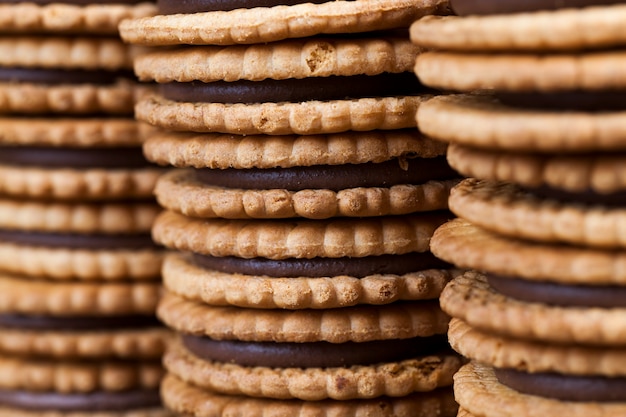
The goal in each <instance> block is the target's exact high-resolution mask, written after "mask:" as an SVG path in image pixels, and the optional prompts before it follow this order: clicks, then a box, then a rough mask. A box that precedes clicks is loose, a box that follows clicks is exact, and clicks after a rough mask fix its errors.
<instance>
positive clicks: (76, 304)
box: [0, 1, 169, 417]
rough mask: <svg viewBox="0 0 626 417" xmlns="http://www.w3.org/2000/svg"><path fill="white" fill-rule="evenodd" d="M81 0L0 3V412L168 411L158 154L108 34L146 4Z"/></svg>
mask: <svg viewBox="0 0 626 417" xmlns="http://www.w3.org/2000/svg"><path fill="white" fill-rule="evenodd" d="M84 3H85V4H82V2H77V1H74V2H71V4H69V3H64V4H61V3H50V4H48V3H47V2H43V1H41V2H40V1H38V2H28V3H19V2H14V1H10V2H3V4H1V5H0V31H1V32H2V33H1V34H0V79H1V80H0V414H2V415H6V416H24V417H30V416H33V417H34V416H50V417H52V416H55V417H56V416H71V417H82V416H99V417H131V416H133V417H140V416H141V417H147V416H151V417H152V416H166V415H169V412H167V411H166V410H164V409H163V408H162V407H160V401H159V394H158V388H159V381H160V379H161V377H162V374H163V370H162V366H161V365H160V358H161V355H162V353H163V350H164V346H165V342H166V338H167V335H168V334H169V332H168V331H167V329H165V328H164V327H163V326H161V325H159V323H158V320H157V319H156V316H155V309H156V304H157V301H158V297H159V292H160V265H161V262H162V257H163V252H164V251H163V249H159V248H158V247H157V246H156V245H154V244H153V243H152V241H151V239H150V228H151V225H152V222H153V220H154V218H155V217H156V215H157V214H158V211H159V206H158V205H157V204H156V201H154V198H153V196H152V191H153V188H154V184H155V182H156V179H157V177H158V176H159V175H160V173H161V172H162V168H158V167H156V166H154V165H151V164H149V163H148V162H147V160H146V159H145V158H144V157H143V155H142V149H141V145H142V142H143V139H142V138H143V136H144V133H145V129H144V128H141V127H140V126H139V124H138V123H137V122H136V121H134V120H133V103H134V101H135V98H136V97H137V96H138V95H139V90H138V89H137V88H136V86H135V82H134V81H133V80H134V78H133V74H132V53H131V49H130V48H129V47H128V46H126V45H124V44H123V43H122V42H121V40H120V39H119V36H118V35H117V24H118V22H119V20H120V19H122V18H125V17H134V16H145V15H148V14H151V13H153V12H154V5H151V4H147V3H146V4H135V3H137V2H124V3H123V2H121V1H117V2H116V3H117V4H113V2H111V4H100V3H99V4H94V5H88V4H87V2H84ZM104 3H107V2H104ZM122 3H123V4H122Z"/></svg>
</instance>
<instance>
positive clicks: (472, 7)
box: [450, 0, 624, 16]
mask: <svg viewBox="0 0 626 417" xmlns="http://www.w3.org/2000/svg"><path fill="white" fill-rule="evenodd" d="M623 2H624V1H623V0H450V5H451V6H452V10H453V11H454V12H455V13H456V14H457V15H459V16H467V15H489V14H501V13H523V12H535V11H538V10H557V9H565V8H580V7H588V6H603V5H609V4H620V3H623Z"/></svg>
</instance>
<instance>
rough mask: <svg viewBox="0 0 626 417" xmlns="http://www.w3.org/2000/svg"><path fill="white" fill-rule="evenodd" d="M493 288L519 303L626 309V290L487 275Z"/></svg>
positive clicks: (622, 288) (616, 287) (625, 288)
mask: <svg viewBox="0 0 626 417" xmlns="http://www.w3.org/2000/svg"><path fill="white" fill-rule="evenodd" d="M487 281H488V282H489V285H490V286H491V287H492V288H493V289H494V290H496V291H497V292H499V293H500V294H503V295H506V296H507V297H511V298H514V299H516V300H521V301H528V302H536V303H545V304H551V305H557V306H564V307H599V308H623V307H626V287H619V286H608V285H607V286H592V285H563V284H557V283H553V282H545V281H542V282H536V281H528V280H525V279H520V278H513V277H504V276H500V275H494V274H487Z"/></svg>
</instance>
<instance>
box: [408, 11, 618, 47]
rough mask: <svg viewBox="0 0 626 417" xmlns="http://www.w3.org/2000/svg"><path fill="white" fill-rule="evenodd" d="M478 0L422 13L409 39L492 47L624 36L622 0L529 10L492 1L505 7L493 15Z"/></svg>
mask: <svg viewBox="0 0 626 417" xmlns="http://www.w3.org/2000/svg"><path fill="white" fill-rule="evenodd" d="M476 3H477V2H474V4H473V5H469V6H468V7H467V8H465V7H464V5H462V6H461V7H462V9H461V10H463V14H464V15H463V16H441V17H440V16H426V17H424V18H422V19H419V20H418V21H416V22H415V23H413V24H412V26H411V39H412V40H413V41H414V42H415V43H417V44H420V45H422V46H424V47H428V48H433V49H446V50H457V51H494V52H495V51H510V50H518V51H537V50H540V51H555V52H557V51H571V50H581V49H601V48H604V49H610V48H612V47H616V46H619V45H623V44H624V42H626V38H624V35H623V34H622V33H621V31H620V26H621V21H622V19H623V18H624V15H625V14H626V8H625V7H624V5H623V4H620V2H615V1H604V2H600V3H599V2H579V3H577V4H572V5H571V6H570V7H571V8H564V7H565V6H566V5H567V3H565V4H563V3H554V2H552V3H549V4H548V5H546V3H542V4H541V5H540V6H538V7H537V6H534V7H535V10H536V9H540V8H543V9H552V8H555V9H557V10H541V11H531V12H527V9H529V4H528V3H525V4H522V3H518V5H519V6H520V7H517V8H516V9H517V10H515V9H511V8H509V9H506V8H504V9H503V8H502V7H501V6H498V5H497V3H496V2H489V3H487V4H489V5H495V6H493V8H494V9H498V8H499V9H500V10H505V11H504V13H503V14H500V12H498V13H497V14H494V15H486V14H483V12H484V11H485V9H483V10H479V9H478V8H479V7H480V5H477V4H476ZM614 3H617V4H614ZM583 6H594V7H583ZM453 7H454V5H453ZM487 7H491V6H487ZM505 7H506V6H505ZM530 7H531V8H532V7H533V6H530ZM474 13H476V14H474ZM466 14H472V15H469V16H468V15H466ZM599 27H601V29H600V30H598V28H599ZM590 34H593V35H592V36H590Z"/></svg>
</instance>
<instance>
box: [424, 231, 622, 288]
mask: <svg viewBox="0 0 626 417" xmlns="http://www.w3.org/2000/svg"><path fill="white" fill-rule="evenodd" d="M431 250H432V252H433V253H434V254H435V255H436V256H438V257H440V258H442V259H444V260H446V261H448V262H450V263H452V264H454V265H456V266H458V267H461V268H472V269H476V270H480V271H488V272H491V273H494V274H499V275H504V276H510V277H519V278H524V279H528V280H534V281H542V280H544V281H550V282H558V283H563V284H565V283H568V284H587V285H602V284H607V285H611V284H612V285H624V283H625V282H626V274H624V273H622V272H621V270H622V268H623V266H624V262H626V257H624V254H623V253H621V252H619V251H612V250H600V249H590V248H584V247H575V246H565V245H558V244H554V245H550V244H543V243H530V242H528V241H523V240H520V239H513V238H508V237H504V236H501V235H497V234H494V233H491V232H488V231H486V230H484V229H482V228H479V227H478V226H475V225H473V224H472V223H470V222H468V221H467V220H463V219H454V220H452V221H450V222H448V223H446V224H444V225H442V226H441V227H440V228H439V229H437V230H436V231H435V233H434V235H433V237H432V239H431ZM529 259H532V260H533V262H529V261H528V260H529Z"/></svg>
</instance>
